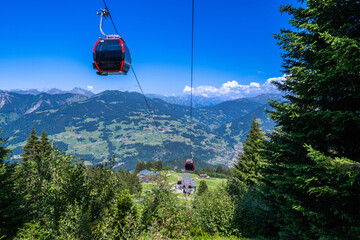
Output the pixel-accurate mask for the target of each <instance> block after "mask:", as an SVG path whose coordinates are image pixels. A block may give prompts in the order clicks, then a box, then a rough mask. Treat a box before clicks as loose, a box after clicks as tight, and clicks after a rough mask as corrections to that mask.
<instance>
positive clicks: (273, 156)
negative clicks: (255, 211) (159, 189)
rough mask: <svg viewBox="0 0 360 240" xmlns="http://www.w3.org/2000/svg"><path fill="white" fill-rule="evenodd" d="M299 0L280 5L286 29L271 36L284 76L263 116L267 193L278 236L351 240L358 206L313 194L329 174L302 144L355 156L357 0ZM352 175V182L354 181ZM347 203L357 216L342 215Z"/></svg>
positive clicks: (359, 152) (358, 225) (359, 228)
mask: <svg viewBox="0 0 360 240" xmlns="http://www.w3.org/2000/svg"><path fill="white" fill-rule="evenodd" d="M299 2H301V3H303V6H302V7H293V6H291V5H286V6H283V7H282V8H281V11H282V12H286V13H288V14H290V15H291V16H292V20H291V21H290V23H291V24H292V26H293V29H292V30H281V33H280V34H279V35H277V36H276V38H277V39H278V40H279V45H280V46H281V48H282V50H283V52H284V54H283V58H284V64H283V66H284V68H285V73H286V74H287V75H286V77H285V80H284V81H282V82H278V83H276V84H277V86H278V88H279V89H280V90H282V91H284V92H285V93H286V94H287V95H286V97H285V101H284V102H282V103H279V102H275V101H273V102H272V103H271V105H272V107H273V108H274V111H272V112H271V113H270V117H271V118H272V119H273V120H274V121H275V122H276V124H277V126H278V129H277V130H276V131H275V132H273V133H272V134H271V135H270V136H269V137H270V141H269V143H268V145H267V154H268V157H267V158H268V160H269V165H268V166H267V167H266V168H265V171H264V175H265V183H266V187H267V188H266V190H267V191H266V193H267V196H268V197H269V200H271V202H272V203H273V204H272V208H271V209H272V215H273V216H276V218H274V222H275V223H276V224H277V226H278V227H279V228H280V233H279V235H280V236H281V237H282V238H284V239H296V238H302V239H318V238H319V237H322V236H323V233H325V232H330V233H331V234H332V235H330V236H327V237H328V238H331V239H336V238H339V239H340V238H341V239H356V238H358V236H359V235H360V222H359V217H358V216H360V206H353V205H348V206H341V204H340V205H336V204H335V205H334V204H332V203H330V202H328V201H327V200H326V199H324V198H321V197H319V196H322V195H326V194H325V193H326V191H329V188H326V185H327V184H330V185H332V183H333V182H332V181H335V179H333V178H331V176H330V174H331V172H327V171H326V168H324V165H321V164H320V165H319V164H316V162H314V160H313V159H312V158H310V157H309V155H308V151H309V150H308V149H307V148H305V147H304V146H305V144H308V145H310V146H312V148H313V149H315V150H317V151H319V152H321V154H323V155H324V156H329V157H330V159H334V158H336V157H345V158H348V159H351V160H353V161H355V162H360V148H359V146H360V137H359V136H360V104H359V103H360V40H359V39H360V15H359V12H360V2H359V1H355V0H308V1H299ZM319 175H321V176H322V177H321V178H320V177H319ZM345 176H346V174H344V175H343V177H345ZM324 179H327V180H329V181H330V182H326V181H323V180H324ZM355 179H356V178H355ZM354 181H355V180H354ZM354 181H353V182H352V183H351V184H357V183H356V181H355V182H354ZM350 182H351V181H350ZM312 187H314V189H312V191H308V190H309V188H310V189H311V188H312ZM315 190H318V191H320V192H316V191H315ZM347 190H349V189H347ZM334 193H335V192H334ZM358 193H359V192H358V191H355V192H354V191H349V192H346V193H344V194H343V195H338V199H337V201H338V202H341V199H342V198H343V200H344V201H343V204H347V203H348V201H346V198H349V197H351V198H353V199H357V201H359V200H360V196H359V194H358ZM346 208H352V211H353V212H354V213H356V214H354V215H349V214H346V212H344V211H343V210H344V209H346ZM339 226H341V227H339ZM334 229H337V230H336V231H333V230H334Z"/></svg>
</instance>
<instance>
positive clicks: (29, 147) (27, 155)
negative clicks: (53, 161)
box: [21, 126, 40, 167]
mask: <svg viewBox="0 0 360 240" xmlns="http://www.w3.org/2000/svg"><path fill="white" fill-rule="evenodd" d="M23 151H24V153H23V154H22V155H21V157H22V162H21V163H22V164H23V165H24V167H26V164H27V163H28V162H29V161H31V160H33V161H38V159H37V158H38V157H39V153H40V149H39V138H38V136H37V134H36V131H35V128H34V126H32V128H31V132H30V136H29V137H28V138H27V140H26V144H25V145H24V147H23Z"/></svg>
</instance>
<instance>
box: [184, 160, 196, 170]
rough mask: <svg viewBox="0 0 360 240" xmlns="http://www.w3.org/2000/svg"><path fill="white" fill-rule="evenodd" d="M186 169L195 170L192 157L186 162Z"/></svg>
mask: <svg viewBox="0 0 360 240" xmlns="http://www.w3.org/2000/svg"><path fill="white" fill-rule="evenodd" d="M185 170H186V171H194V162H193V161H192V160H190V159H188V160H186V162H185Z"/></svg>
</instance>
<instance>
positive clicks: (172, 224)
mask: <svg viewBox="0 0 360 240" xmlns="http://www.w3.org/2000/svg"><path fill="white" fill-rule="evenodd" d="M191 217H192V214H191V212H190V210H189V208H188V206H186V205H185V204H184V203H182V202H181V201H180V199H179V198H177V196H176V195H175V194H173V193H172V190H171V186H170V185H168V184H167V183H166V182H164V183H160V184H158V185H157V186H156V187H154V188H153V189H152V190H151V191H150V192H148V193H147V194H146V196H145V198H144V205H143V214H142V223H143V227H144V229H150V234H151V235H153V236H154V237H155V238H157V239H160V238H179V237H181V236H182V237H186V236H187V235H188V233H187V231H188V230H189V229H190V227H191Z"/></svg>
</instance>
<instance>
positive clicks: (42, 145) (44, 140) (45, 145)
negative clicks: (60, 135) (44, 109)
mask: <svg viewBox="0 0 360 240" xmlns="http://www.w3.org/2000/svg"><path fill="white" fill-rule="evenodd" d="M50 149H51V143H50V141H49V138H48V135H47V133H46V132H45V130H43V131H42V133H41V137H40V142H39V150H40V152H42V153H44V152H46V151H48V150H50Z"/></svg>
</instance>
